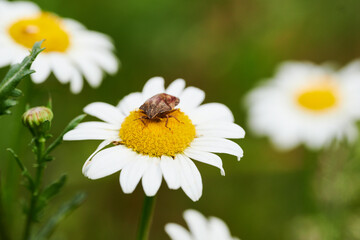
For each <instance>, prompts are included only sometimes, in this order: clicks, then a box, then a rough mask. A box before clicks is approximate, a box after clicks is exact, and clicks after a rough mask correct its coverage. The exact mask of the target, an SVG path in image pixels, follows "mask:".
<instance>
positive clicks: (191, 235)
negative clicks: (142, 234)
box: [165, 209, 239, 240]
mask: <svg viewBox="0 0 360 240" xmlns="http://www.w3.org/2000/svg"><path fill="white" fill-rule="evenodd" d="M184 219H185V221H186V223H187V225H188V227H189V229H190V232H189V231H187V230H186V229H185V228H183V227H182V226H180V225H178V224H175V223H168V224H166V226H165V231H166V233H167V234H168V235H169V236H170V238H171V239H172V240H239V238H236V237H232V236H231V234H230V231H229V228H228V226H227V225H226V224H225V223H224V222H223V221H222V220H221V219H219V218H216V217H210V218H209V219H206V218H205V217H204V216H203V215H202V214H201V213H199V212H198V211H195V210H191V209H190V210H186V211H185V212H184Z"/></svg>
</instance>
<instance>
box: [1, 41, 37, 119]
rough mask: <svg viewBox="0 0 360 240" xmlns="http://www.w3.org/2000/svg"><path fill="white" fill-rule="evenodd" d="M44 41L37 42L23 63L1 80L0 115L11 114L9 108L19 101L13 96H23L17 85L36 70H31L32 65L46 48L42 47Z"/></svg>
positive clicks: (13, 67) (14, 66)
mask: <svg viewBox="0 0 360 240" xmlns="http://www.w3.org/2000/svg"><path fill="white" fill-rule="evenodd" d="M42 42H43V41H40V42H37V43H35V44H34V47H33V48H32V50H31V53H30V55H29V56H27V57H26V58H24V60H23V61H22V62H21V63H19V64H15V65H13V66H12V67H11V68H10V70H9V72H8V73H7V74H6V76H5V78H4V79H3V80H2V81H1V83H0V115H4V114H10V110H9V108H11V107H13V106H15V105H16V104H17V101H16V100H15V99H13V98H16V97H19V96H21V94H22V93H21V91H20V90H19V89H17V88H16V86H17V85H18V84H19V83H20V81H21V80H22V79H24V78H25V77H27V76H29V75H30V74H32V73H34V70H30V67H31V64H32V63H33V62H34V60H35V58H36V57H37V55H38V54H39V53H40V52H41V51H43V50H44V48H41V44H42Z"/></svg>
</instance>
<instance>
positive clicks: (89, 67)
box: [70, 51, 103, 88]
mask: <svg viewBox="0 0 360 240" xmlns="http://www.w3.org/2000/svg"><path fill="white" fill-rule="evenodd" d="M70 57H71V59H72V60H73V61H74V62H75V63H76V65H77V66H78V67H79V69H80V70H81V73H82V74H83V75H84V76H85V79H86V80H87V81H88V83H89V84H90V86H91V87H93V88H97V87H99V86H100V84H101V82H102V78H103V73H102V71H101V69H100V67H99V66H98V65H97V64H96V63H95V62H94V61H93V60H92V59H89V58H88V57H87V56H86V54H84V53H82V52H81V51H72V52H71V54H70Z"/></svg>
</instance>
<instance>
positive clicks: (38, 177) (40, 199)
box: [0, 102, 86, 239]
mask: <svg viewBox="0 0 360 240" xmlns="http://www.w3.org/2000/svg"><path fill="white" fill-rule="evenodd" d="M48 106H50V107H51V102H50V103H49V104H48ZM38 108H39V107H38ZM38 108H33V109H38ZM42 108H44V107H42ZM31 110H32V109H30V110H28V111H27V112H29V111H31ZM48 110H50V111H51V109H48ZM85 116H86V115H85V114H83V115H80V116H78V117H76V118H74V119H73V120H72V121H71V122H70V123H69V124H68V125H67V126H66V127H65V129H64V130H63V131H62V133H61V134H60V135H59V136H58V137H57V138H56V139H55V141H54V142H53V143H51V144H50V145H49V146H48V147H47V148H46V141H47V140H48V139H49V138H50V137H51V135H50V134H49V133H48V130H50V126H51V120H52V116H51V118H47V119H45V120H44V121H41V124H40V125H39V126H42V125H43V124H46V126H47V127H46V129H47V130H46V131H37V132H36V133H35V132H34V131H33V130H34V129H33V128H32V127H29V126H28V127H29V130H30V132H31V133H32V135H33V139H32V140H31V144H32V145H33V146H32V150H33V152H34V154H35V156H36V163H35V164H34V167H35V169H36V172H35V176H32V175H31V174H30V173H29V171H28V170H27V168H26V166H25V165H24V163H23V162H22V161H21V159H20V158H19V156H18V155H17V154H16V153H15V152H14V150H12V149H10V148H8V149H7V150H8V151H9V152H10V153H11V154H12V156H13V158H14V159H15V161H16V163H17V165H18V166H19V168H20V170H21V174H22V176H23V178H24V181H23V182H24V185H25V187H26V189H28V191H29V193H30V201H29V202H28V203H26V204H23V212H24V214H25V215H26V218H27V220H26V224H25V230H24V235H23V236H24V239H31V232H32V225H33V223H35V222H39V221H40V220H41V217H42V216H43V213H44V210H45V208H46V207H47V206H48V204H49V202H50V200H51V199H52V198H53V197H55V196H56V195H57V194H59V192H60V191H61V190H62V188H63V187H64V185H65V183H66V180H67V176H66V175H65V174H64V175H62V176H61V177H60V178H59V179H58V180H56V181H54V182H53V183H51V184H49V185H47V186H46V187H44V188H43V187H42V185H43V183H42V176H43V174H44V170H45V168H46V165H47V163H48V162H49V161H51V160H53V159H54V158H53V157H52V156H50V155H49V154H50V152H51V151H52V150H54V149H55V148H56V147H58V146H59V145H60V144H61V143H62V138H63V136H64V134H65V133H66V132H68V131H70V130H71V129H73V128H75V127H76V126H77V125H78V124H79V123H80V122H81V121H82V120H83V119H84V117H85ZM84 198H85V195H84V194H83V193H81V194H77V195H76V196H75V197H74V198H73V199H72V200H71V201H69V202H67V203H65V204H64V205H63V206H62V207H61V208H60V209H59V211H58V212H57V213H56V214H55V215H53V216H52V217H51V218H50V220H48V221H47V224H46V225H45V226H44V228H43V229H42V230H41V231H40V233H39V236H38V237H37V238H36V239H47V238H48V237H50V235H51V234H52V233H53V231H54V229H55V227H56V226H57V225H58V224H59V223H60V221H61V220H62V219H64V218H65V217H66V216H67V215H69V214H70V213H71V212H72V211H73V210H75V209H76V208H77V207H79V206H80V204H81V203H82V202H83V201H84ZM0 221H1V216H0ZM3 226H4V225H3V224H1V222H0V228H1V227H3Z"/></svg>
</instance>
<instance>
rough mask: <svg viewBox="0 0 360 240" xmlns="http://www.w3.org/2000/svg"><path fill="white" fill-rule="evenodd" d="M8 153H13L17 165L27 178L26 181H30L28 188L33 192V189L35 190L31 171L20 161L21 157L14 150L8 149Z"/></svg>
mask: <svg viewBox="0 0 360 240" xmlns="http://www.w3.org/2000/svg"><path fill="white" fill-rule="evenodd" d="M6 150H7V151H9V152H10V153H11V155H12V156H13V157H14V159H15V161H16V163H17V165H18V166H19V168H20V170H21V174H22V175H23V176H24V177H25V178H26V180H27V181H28V186H27V188H28V189H29V190H30V191H31V190H32V189H34V181H33V179H32V177H31V175H30V173H29V171H28V170H27V168H26V167H25V165H24V164H23V163H22V161H21V160H20V158H19V156H18V155H17V154H16V153H15V152H14V150H12V149H11V148H7V149H6Z"/></svg>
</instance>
